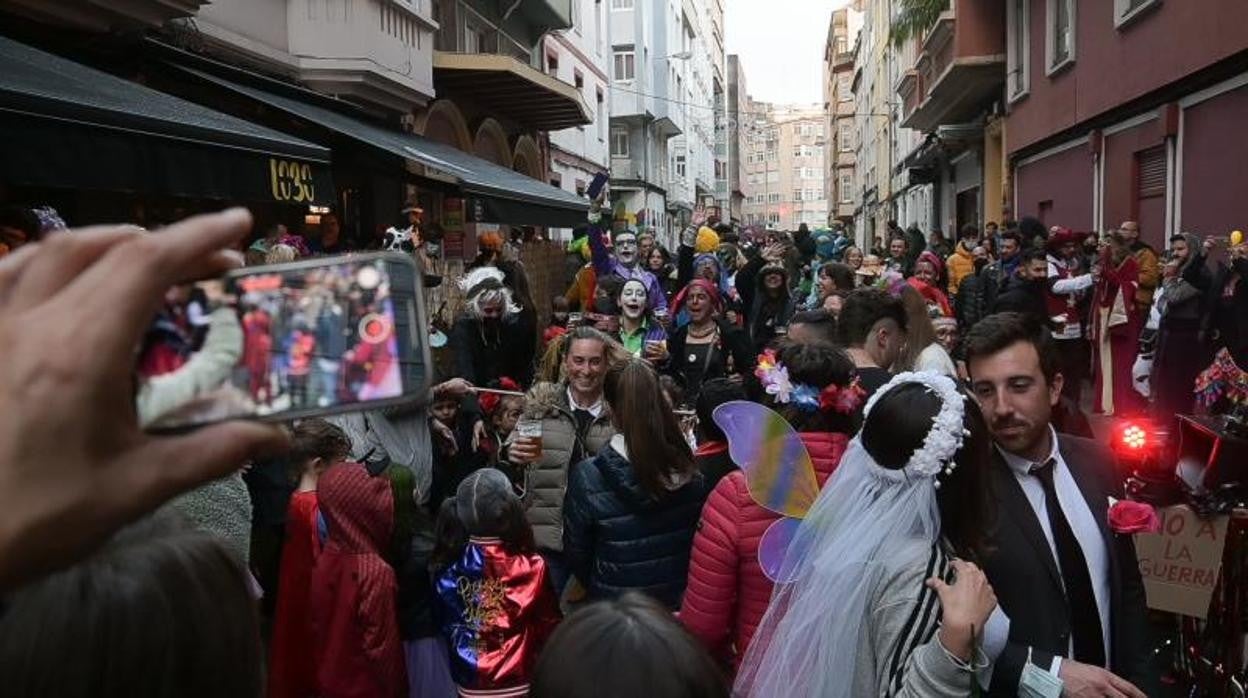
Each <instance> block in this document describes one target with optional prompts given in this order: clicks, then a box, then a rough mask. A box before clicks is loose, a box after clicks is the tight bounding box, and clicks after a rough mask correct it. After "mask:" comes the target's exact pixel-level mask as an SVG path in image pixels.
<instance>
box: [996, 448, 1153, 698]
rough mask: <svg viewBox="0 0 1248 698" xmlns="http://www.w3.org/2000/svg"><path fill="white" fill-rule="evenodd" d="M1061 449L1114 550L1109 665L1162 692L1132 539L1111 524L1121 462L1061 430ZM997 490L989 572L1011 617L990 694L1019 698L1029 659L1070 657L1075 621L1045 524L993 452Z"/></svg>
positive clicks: (1048, 661)
mask: <svg viewBox="0 0 1248 698" xmlns="http://www.w3.org/2000/svg"><path fill="white" fill-rule="evenodd" d="M1058 449H1059V451H1060V453H1061V455H1062V459H1063V460H1064V461H1065V462H1066V466H1067V467H1068V468H1069V469H1070V472H1071V474H1072V475H1073V476H1074V478H1075V482H1076V483H1078V485H1079V489H1080V490H1081V491H1082V492H1083V496H1084V499H1085V500H1086V501H1087V504H1088V506H1089V507H1090V508H1091V510H1092V516H1093V518H1094V519H1095V520H1096V522H1097V524H1098V525H1099V526H1100V529H1101V535H1102V537H1103V538H1104V539H1105V545H1106V546H1107V548H1108V552H1109V574H1110V580H1109V581H1110V584H1109V588H1110V605H1109V618H1110V626H1111V627H1110V634H1109V637H1110V652H1109V657H1110V665H1109V668H1110V670H1111V671H1113V672H1114V673H1115V674H1117V675H1118V676H1121V677H1122V678H1124V679H1126V680H1128V681H1130V682H1131V683H1133V684H1135V685H1136V686H1137V687H1138V688H1139V689H1140V690H1142V691H1144V693H1145V694H1147V695H1150V696H1154V695H1157V694H1158V691H1159V685H1158V682H1159V676H1158V675H1157V672H1156V671H1155V670H1154V668H1153V666H1152V664H1151V662H1150V654H1151V650H1152V643H1151V642H1150V636H1151V632H1150V629H1149V626H1148V618H1147V616H1146V608H1145V600H1144V584H1143V581H1142V580H1141V579H1140V568H1139V563H1138V562H1137V561H1136V557H1135V544H1134V542H1133V541H1132V538H1131V536H1129V535H1122V534H1117V533H1114V532H1112V531H1111V530H1110V529H1109V518H1108V510H1109V502H1108V498H1109V496H1111V495H1113V496H1118V497H1121V496H1122V492H1121V490H1120V488H1117V487H1116V486H1115V484H1114V483H1115V479H1116V476H1115V470H1116V463H1115V461H1114V456H1113V454H1112V453H1111V452H1110V451H1109V449H1107V448H1105V447H1103V446H1101V445H1100V444H1098V443H1096V442H1095V441H1091V440H1089V439H1081V438H1077V437H1072V436H1065V435H1059V436H1058ZM993 454H994V458H993V460H994V463H993V468H992V477H991V481H992V490H993V494H994V496H995V498H996V500H997V508H998V514H997V517H998V518H997V524H996V527H995V530H994V532H993V535H992V549H991V552H990V553H989V554H988V555H987V557H986V558H985V560H984V565H983V568H984V572H985V574H987V575H988V581H989V582H991V583H992V588H993V590H994V591H995V592H996V594H997V602H998V603H999V604H1000V605H1001V610H1002V611H1004V612H1005V614H1006V615H1007V616H1009V619H1010V636H1009V642H1008V643H1007V645H1006V647H1005V651H1004V652H1002V654H1001V656H1000V657H999V658H998V659H997V662H996V666H995V668H994V669H993V672H992V685H991V686H990V687H989V695H990V696H1002V697H1004V696H1011V697H1013V696H1016V695H1018V680H1019V676H1020V674H1021V673H1022V670H1023V666H1024V664H1025V663H1026V662H1027V652H1028V648H1029V647H1030V648H1031V661H1032V663H1033V664H1036V665H1037V666H1039V667H1040V668H1042V669H1045V670H1048V668H1049V667H1050V666H1051V665H1052V663H1053V657H1054V656H1056V655H1060V656H1063V657H1064V656H1066V655H1067V654H1068V652H1069V646H1070V632H1071V629H1070V622H1069V613H1068V612H1067V609H1066V595H1065V592H1064V591H1063V585H1062V577H1061V573H1060V572H1059V571H1058V567H1057V562H1056V561H1055V559H1054V556H1053V553H1052V551H1051V550H1050V548H1049V544H1048V541H1047V540H1046V539H1045V537H1044V530H1043V529H1042V528H1041V527H1040V521H1039V519H1038V518H1037V517H1036V515H1035V511H1034V510H1033V509H1032V508H1031V504H1030V503H1029V502H1028V501H1027V497H1026V495H1025V494H1024V493H1023V488H1022V487H1021V486H1020V485H1019V483H1018V480H1017V479H1016V478H1015V476H1014V473H1013V471H1011V470H1010V468H1009V466H1008V465H1007V464H1006V462H1005V459H1004V458H1002V457H1001V454H1000V453H999V452H997V451H996V450H995V449H994V451H993Z"/></svg>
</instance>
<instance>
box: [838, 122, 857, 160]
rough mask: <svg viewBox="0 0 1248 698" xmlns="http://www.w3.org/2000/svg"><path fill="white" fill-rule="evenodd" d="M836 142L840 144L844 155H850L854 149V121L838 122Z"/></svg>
mask: <svg viewBox="0 0 1248 698" xmlns="http://www.w3.org/2000/svg"><path fill="white" fill-rule="evenodd" d="M836 140H837V141H839V142H840V150H841V152H842V153H848V152H850V151H851V150H853V149H854V124H853V122H852V121H850V120H849V119H843V120H841V121H838V122H837V124H836Z"/></svg>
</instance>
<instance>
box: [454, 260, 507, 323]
mask: <svg viewBox="0 0 1248 698" xmlns="http://www.w3.org/2000/svg"><path fill="white" fill-rule="evenodd" d="M459 288H460V289H461V290H463V292H464V301H465V305H466V309H467V311H468V313H469V314H470V315H472V316H473V317H475V318H480V317H481V307H482V306H483V305H485V304H487V303H499V302H501V303H502V304H503V317H507V316H508V315H511V314H513V313H517V312H519V311H520V306H518V305H516V301H515V299H514V298H513V297H512V293H511V289H510V288H507V285H506V284H505V283H503V272H502V270H501V269H499V268H498V267H477V268H476V269H473V270H472V271H470V272H468V273H467V274H465V275H464V277H463V278H462V279H460V280H459Z"/></svg>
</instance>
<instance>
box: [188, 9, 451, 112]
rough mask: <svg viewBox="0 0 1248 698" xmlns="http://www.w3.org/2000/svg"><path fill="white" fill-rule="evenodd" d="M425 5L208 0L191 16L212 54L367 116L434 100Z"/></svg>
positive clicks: (433, 25)
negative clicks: (358, 109) (347, 102)
mask: <svg viewBox="0 0 1248 698" xmlns="http://www.w3.org/2000/svg"><path fill="white" fill-rule="evenodd" d="M430 2H431V0H324V1H322V2H274V1H272V0H268V1H265V2H259V1H257V0H213V2H211V3H207V4H205V5H204V6H203V8H202V9H201V10H200V12H199V14H198V15H197V16H196V17H195V28H196V30H197V31H198V33H199V35H200V36H202V37H203V39H204V40H205V42H206V44H207V45H208V46H209V47H210V52H211V53H216V54H226V56H225V57H226V60H228V61H229V62H231V63H238V64H242V65H244V66H247V67H252V68H257V69H259V70H262V71H265V72H273V73H280V74H285V75H288V76H289V77H292V78H294V79H296V80H298V81H300V82H302V83H304V84H305V85H307V86H308V87H311V88H313V89H315V90H318V91H320V92H324V93H327V94H331V95H334V96H338V97H343V98H346V99H349V100H351V101H353V102H356V103H357V104H360V105H362V106H364V107H365V108H367V109H369V110H370V111H391V112H400V113H402V112H408V111H411V109H412V106H413V105H418V104H424V103H426V102H428V101H429V100H431V99H433V96H434V89H433V70H432V65H431V63H432V58H433V39H434V32H435V31H436V30H437V28H438V25H437V23H436V22H435V21H434V19H433V16H432V15H431V14H430Z"/></svg>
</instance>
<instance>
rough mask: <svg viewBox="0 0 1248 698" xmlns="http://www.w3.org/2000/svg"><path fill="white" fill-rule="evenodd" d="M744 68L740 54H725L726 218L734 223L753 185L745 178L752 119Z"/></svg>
mask: <svg viewBox="0 0 1248 698" xmlns="http://www.w3.org/2000/svg"><path fill="white" fill-rule="evenodd" d="M752 109H753V107H752V106H751V104H750V94H749V89H748V86H747V83H746V79H745V68H744V67H743V66H742V65H741V57H740V56H738V55H736V54H732V55H730V56H728V115H727V130H728V136H727V147H728V191H729V201H728V217H727V218H728V219H729V220H731V221H732V222H734V223H738V224H739V223H744V222H745V209H744V206H745V203H746V201H747V200H748V199H749V198H750V197H751V196H752V195H753V192H754V186H753V185H752V184H750V183H749V182H748V178H749V173H748V172H747V171H746V161H747V159H748V158H749V157H750V154H749V153H750V138H751V136H750V125H751V123H752V120H753V113H752Z"/></svg>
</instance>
